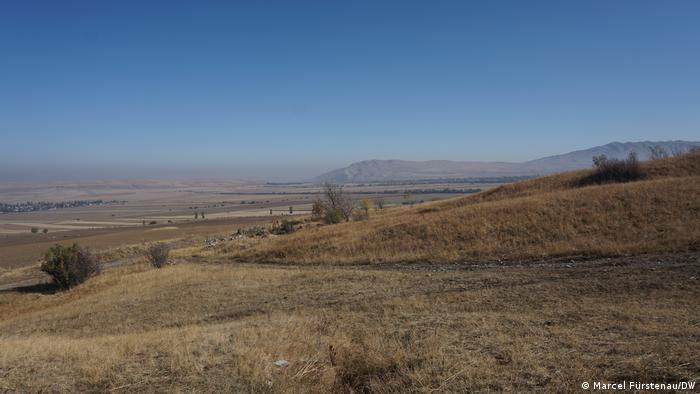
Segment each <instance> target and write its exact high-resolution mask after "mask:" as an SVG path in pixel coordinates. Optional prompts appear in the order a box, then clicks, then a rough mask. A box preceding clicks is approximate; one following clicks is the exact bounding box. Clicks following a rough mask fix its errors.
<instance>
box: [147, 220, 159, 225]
mask: <svg viewBox="0 0 700 394" xmlns="http://www.w3.org/2000/svg"><path fill="white" fill-rule="evenodd" d="M148 224H150V225H151V226H153V225H154V224H158V222H157V221H155V220H151V221H150V222H148Z"/></svg>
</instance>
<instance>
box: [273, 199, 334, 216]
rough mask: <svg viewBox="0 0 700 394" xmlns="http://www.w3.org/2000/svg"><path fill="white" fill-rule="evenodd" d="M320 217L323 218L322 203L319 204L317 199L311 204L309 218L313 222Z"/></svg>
mask: <svg viewBox="0 0 700 394" xmlns="http://www.w3.org/2000/svg"><path fill="white" fill-rule="evenodd" d="M270 212H272V210H270ZM322 216H323V202H321V199H320V198H317V199H315V200H314V202H313V203H312V204H311V218H312V219H314V220H318V219H320V218H321V217H322Z"/></svg>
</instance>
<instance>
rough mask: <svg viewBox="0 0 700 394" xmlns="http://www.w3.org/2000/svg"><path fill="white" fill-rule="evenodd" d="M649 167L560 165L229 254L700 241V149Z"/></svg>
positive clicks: (497, 253) (460, 254) (633, 248)
mask: <svg viewBox="0 0 700 394" xmlns="http://www.w3.org/2000/svg"><path fill="white" fill-rule="evenodd" d="M644 168H645V170H646V171H647V172H648V173H649V174H650V176H649V177H648V179H647V180H644V181H640V182H632V183H624V184H606V185H599V186H588V187H575V186H573V185H575V184H576V183H577V180H578V179H580V178H581V177H583V176H586V175H587V171H578V172H574V173H566V174H560V175H555V176H551V177H544V178H539V179H535V180H530V181H525V182H521V183H516V184H512V185H506V186H502V187H499V188H496V189H493V190H492V191H489V192H485V193H482V194H479V195H475V196H471V197H465V198H458V199H452V200H448V201H444V202H437V203H431V204H425V205H423V206H420V207H416V208H399V209H393V210H387V211H388V212H387V213H385V214H383V215H381V216H375V217H373V218H372V219H371V220H369V221H362V222H354V223H346V224H339V225H335V226H324V227H318V228H314V229H308V230H305V231H300V232H297V233H294V234H291V235H288V236H284V237H278V238H276V239H273V240H269V241H268V240H265V241H264V242H260V243H258V244H256V245H252V246H250V245H248V246H246V245H242V246H236V247H232V248H230V249H229V252H228V253H227V254H228V255H229V256H231V257H232V258H233V259H235V260H238V261H256V262H261V263H285V264H327V263H336V264H338V263H340V264H357V263H385V262H411V261H422V262H440V263H444V262H460V261H475V260H476V261H494V260H513V259H536V258H542V257H548V256H565V255H592V256H612V255H622V254H629V253H644V252H653V251H672V250H698V249H699V248H700V198H698V196H699V195H700V154H693V155H686V156H683V157H678V158H672V159H665V160H660V161H655V162H649V163H644ZM669 174H674V176H670V175H669ZM676 175H677V176H676Z"/></svg>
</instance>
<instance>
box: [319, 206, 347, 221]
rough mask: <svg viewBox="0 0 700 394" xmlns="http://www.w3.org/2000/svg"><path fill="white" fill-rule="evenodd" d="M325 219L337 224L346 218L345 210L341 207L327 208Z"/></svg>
mask: <svg viewBox="0 0 700 394" xmlns="http://www.w3.org/2000/svg"><path fill="white" fill-rule="evenodd" d="M323 219H324V220H325V221H326V223H328V224H337V223H340V222H342V221H343V220H345V216H344V215H343V212H342V211H341V210H340V209H330V210H328V209H327V210H325V214H324V215H323Z"/></svg>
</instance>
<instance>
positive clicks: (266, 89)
mask: <svg viewBox="0 0 700 394" xmlns="http://www.w3.org/2000/svg"><path fill="white" fill-rule="evenodd" d="M145 3H148V4H145ZM698 20H700V2H698V1H694V0H688V1H655V2H650V1H642V0H634V1H622V0H618V1H602V0H598V1H527V2H525V1H488V2H487V1H482V2H470V1H454V2H447V1H415V2H411V1H392V2H382V1H367V2H364V1H347V2H340V1H310V2H305V1H279V2H274V1H259V2H258V1H251V2H248V1H245V2H244V1H241V2H236V1H228V2H224V1H221V2H206V1H196V2H195V1H182V2H178V1H162V2H156V1H150V2H146V1H134V2H131V1H114V2H107V1H84V2H82V1H60V2H58V1H46V2H37V1H30V0H22V1H19V0H17V1H4V2H2V4H0V137H2V138H1V141H2V142H1V143H0V180H13V181H16V180H34V179H96V178H157V177H164V178H207V177H215V178H226V177H230V178H241V177H246V178H261V179H269V180H285V179H290V180H292V179H300V178H305V177H310V176H313V175H316V174H318V173H320V172H324V171H326V170H330V169H332V168H334V167H339V166H344V165H347V164H349V163H350V162H352V161H358V160H363V159H389V158H394V159H407V160H429V159H451V160H504V161H521V160H527V159H534V158H538V157H541V156H545V155H550V154H558V153H563V152H566V151H570V150H575V149H580V148H587V147H590V146H594V145H600V144H604V143H607V142H611V141H616V140H617V141H637V140H669V139H687V140H697V139H698V138H699V137H700V72H699V71H698V70H700V23H698Z"/></svg>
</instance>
